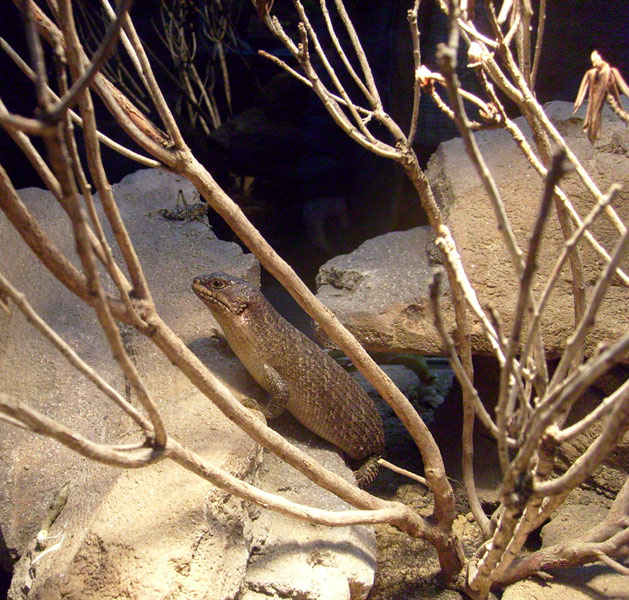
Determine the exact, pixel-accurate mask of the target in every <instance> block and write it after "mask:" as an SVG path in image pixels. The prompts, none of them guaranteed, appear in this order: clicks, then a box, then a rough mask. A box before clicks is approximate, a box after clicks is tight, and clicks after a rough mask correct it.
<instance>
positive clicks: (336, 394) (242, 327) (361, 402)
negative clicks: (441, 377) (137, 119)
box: [192, 273, 384, 486]
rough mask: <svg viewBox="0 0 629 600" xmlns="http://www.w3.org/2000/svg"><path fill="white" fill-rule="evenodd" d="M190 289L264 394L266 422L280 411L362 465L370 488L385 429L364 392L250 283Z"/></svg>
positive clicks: (201, 282) (217, 276)
mask: <svg viewBox="0 0 629 600" xmlns="http://www.w3.org/2000/svg"><path fill="white" fill-rule="evenodd" d="M192 289H193V290H194V292H195V293H196V294H197V296H199V298H200V299H201V300H202V301H203V302H204V303H205V304H206V305H207V306H208V308H209V309H210V310H211V311H212V314H213V315H214V317H215V318H216V320H217V321H218V323H219V325H220V326H221V328H222V330H223V333H224V334H225V337H226V338H227V341H228V343H229V345H230V346H231V348H232V350H233V351H234V353H235V354H236V356H237V357H238V358H239V359H240V361H241V362H242V363H243V364H244V365H245V367H246V368H247V370H248V371H249V373H251V375H252V376H253V377H254V378H255V379H256V381H257V382H258V383H259V384H260V385H261V386H262V387H263V388H264V389H265V390H266V391H267V392H269V403H268V406H267V407H266V408H265V409H264V412H265V414H266V415H267V416H269V417H271V418H272V417H275V416H278V415H279V414H280V413H281V412H282V411H283V410H284V408H286V409H287V410H288V411H289V412H290V413H291V414H292V415H293V416H294V417H295V418H296V419H297V420H298V421H300V422H301V423H302V424H303V425H304V426H306V427H307V428H308V429H310V430H311V431H313V432H314V433H316V434H317V435H319V436H321V437H322V438H324V439H325V440H327V441H329V442H331V443H332V444H334V445H335V446H338V447H339V448H341V450H343V451H344V452H346V453H347V455H348V456H349V457H350V458H351V459H353V460H355V461H363V465H362V466H361V467H360V468H359V469H358V471H356V479H357V481H358V484H359V485H361V486H365V485H368V484H369V483H371V481H373V479H374V478H375V476H376V474H377V462H376V461H377V459H378V458H379V457H380V456H381V455H382V453H383V451H384V431H383V428H382V420H381V419H380V415H379V413H378V410H377V409H376V407H375V405H374V403H373V401H372V400H371V398H370V397H369V396H368V395H367V393H366V392H365V391H364V390H363V389H362V388H361V387H360V386H359V385H358V384H357V383H356V382H355V381H354V379H352V377H351V376H350V375H348V374H347V373H346V372H345V371H344V370H343V369H342V368H341V367H340V366H339V365H338V364H337V363H336V361H334V360H333V359H332V358H330V356H328V354H327V353H326V352H324V351H323V350H322V349H321V348H319V346H317V345H316V344H315V343H314V342H313V341H312V340H310V339H309V338H307V337H306V336H305V335H304V334H303V333H301V332H300V331H298V330H297V329H295V328H294V327H293V326H292V325H291V324H290V323H288V322H287V321H286V320H285V319H284V318H283V317H281V316H280V315H279V314H278V313H277V312H276V310H275V309H274V308H273V307H272V306H271V305H270V304H269V302H268V300H267V299H266V298H265V297H264V296H263V295H262V294H261V293H260V292H259V291H258V290H256V289H255V288H254V287H253V286H251V285H250V284H249V283H248V282H246V281H244V280H242V279H238V278H236V277H232V276H230V275H226V274H225V273H212V274H211V275H207V276H204V277H197V278H195V280H194V282H193V284H192Z"/></svg>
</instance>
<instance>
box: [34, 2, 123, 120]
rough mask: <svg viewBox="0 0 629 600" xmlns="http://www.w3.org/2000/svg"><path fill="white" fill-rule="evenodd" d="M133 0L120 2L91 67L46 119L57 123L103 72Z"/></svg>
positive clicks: (52, 108)
mask: <svg viewBox="0 0 629 600" xmlns="http://www.w3.org/2000/svg"><path fill="white" fill-rule="evenodd" d="M132 1H133V0H120V3H119V4H118V12H117V14H116V19H115V20H114V21H113V23H111V25H110V26H109V27H108V29H107V32H106V33H105V37H104V38H103V41H102V42H101V45H100V46H99V48H98V50H97V51H96V54H94V56H93V58H92V59H91V61H90V63H89V67H88V69H87V70H85V71H84V72H83V73H82V75H81V77H79V78H78V79H76V80H75V81H74V83H73V84H72V87H71V88H70V89H69V90H68V91H67V93H66V94H64V96H63V97H62V98H61V99H60V100H59V102H57V104H55V105H54V106H52V107H51V108H50V110H49V111H48V112H47V113H46V115H45V116H46V118H47V119H48V120H50V121H56V120H57V119H59V118H60V117H62V115H63V114H64V113H65V111H66V110H67V109H68V108H70V107H71V106H73V105H74V104H75V103H76V101H77V98H78V97H79V96H80V95H81V94H82V93H83V91H84V90H85V89H86V88H87V86H88V85H89V84H90V83H91V82H92V80H93V79H94V76H95V75H96V73H98V72H99V71H100V70H101V67H102V66H103V65H104V64H105V62H106V61H107V59H108V58H109V55H110V54H111V52H112V51H113V49H114V47H115V45H116V43H117V41H118V34H119V33H120V30H121V28H122V23H123V20H124V18H125V16H126V14H127V11H128V10H129V7H130V6H131V2H132Z"/></svg>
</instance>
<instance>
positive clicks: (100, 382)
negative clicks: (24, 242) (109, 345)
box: [0, 272, 151, 432]
mask: <svg viewBox="0 0 629 600" xmlns="http://www.w3.org/2000/svg"><path fill="white" fill-rule="evenodd" d="M0 289H1V290H3V291H4V292H6V293H7V294H8V295H9V297H10V298H11V300H13V302H14V304H15V305H16V306H17V307H18V308H19V309H20V310H21V311H22V313H24V316H25V317H26V318H27V319H28V321H29V323H31V324H32V325H33V327H35V328H36V329H37V330H38V331H39V332H40V333H41V334H42V335H43V336H44V337H45V338H46V339H47V340H48V341H49V342H50V343H51V344H52V345H53V346H54V347H55V348H56V349H57V350H58V351H59V352H60V353H61V354H62V355H63V356H64V357H65V358H66V360H67V361H68V362H69V363H70V364H71V365H72V366H73V367H74V368H75V369H77V370H78V371H79V372H80V373H82V374H83V375H85V377H87V378H88V379H89V380H90V381H91V382H92V383H93V384H94V385H95V386H96V387H97V388H98V389H99V390H101V391H102V392H103V393H104V394H105V395H106V396H107V397H108V398H109V399H111V400H112V401H113V402H114V403H115V404H116V405H118V406H119V407H120V408H121V409H122V410H123V411H124V412H126V413H127V414H128V415H129V416H130V417H131V418H132V419H133V420H134V421H135V422H136V423H137V424H138V425H140V427H142V429H143V430H144V431H145V432H150V431H151V424H150V423H149V421H148V420H147V419H146V418H145V417H144V416H142V415H141V414H140V413H139V412H138V411H137V410H136V409H135V408H134V407H133V406H132V405H131V404H129V403H128V402H127V401H126V400H125V399H124V398H123V397H122V396H121V395H120V394H119V393H118V392H117V391H116V390H115V389H114V388H113V387H112V386H111V385H109V383H107V382H106V381H105V380H104V379H103V378H102V377H101V376H100V374H99V373H98V372H97V371H96V370H95V369H93V368H92V367H90V366H89V365H88V364H87V363H86V362H85V361H84V360H83V359H82V358H81V357H80V356H79V355H78V354H77V353H76V352H75V351H74V350H73V349H72V348H71V347H70V346H69V345H68V344H67V343H66V342H65V341H64V340H63V339H62V338H61V337H60V336H59V335H58V334H57V333H56V332H55V331H54V330H53V329H52V328H51V327H50V326H49V325H48V323H46V321H44V319H42V318H41V317H40V316H39V314H37V312H36V311H35V310H34V309H33V307H32V306H31V305H30V303H29V302H28V300H27V299H26V297H25V296H24V294H22V293H20V292H19V291H18V290H17V289H16V288H15V287H14V286H13V285H12V284H11V282H10V281H9V280H8V279H6V278H5V277H4V275H3V274H2V273H1V272H0Z"/></svg>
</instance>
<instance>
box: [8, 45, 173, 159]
mask: <svg viewBox="0 0 629 600" xmlns="http://www.w3.org/2000/svg"><path fill="white" fill-rule="evenodd" d="M0 46H1V47H2V49H3V50H4V51H5V52H6V53H7V54H8V55H9V56H10V58H11V60H13V62H14V63H15V64H16V65H17V67H18V68H19V69H20V70H21V71H22V72H23V73H24V74H25V75H26V76H27V77H28V78H29V79H30V80H31V81H35V73H34V72H33V70H32V69H31V68H30V67H29V66H28V65H27V64H26V63H25V62H24V61H23V60H22V58H21V57H20V56H19V54H17V53H16V52H15V50H13V48H11V46H10V45H9V44H8V43H7V42H6V40H5V39H4V38H2V37H0ZM47 91H48V93H49V94H50V97H51V98H52V99H53V100H55V101H58V100H59V96H57V94H55V93H54V91H53V90H52V89H51V88H50V87H47ZM69 112H70V116H71V117H72V120H73V121H74V122H76V123H78V124H79V125H81V127H82V126H83V119H81V117H80V116H79V115H77V114H76V113H75V112H74V111H73V110H70V111H69ZM97 135H98V140H99V141H100V142H102V143H103V144H105V146H108V147H109V148H111V149H112V150H114V151H115V152H118V154H121V155H122V156H125V157H126V158H130V159H131V160H134V161H135V162H138V163H140V164H142V165H145V166H147V167H151V168H154V169H156V168H159V167H160V166H161V163H160V162H158V161H156V160H153V159H152V158H149V157H147V156H142V155H141V154H138V153H137V152H134V151H133V150H130V149H129V148H125V147H124V146H123V145H121V144H119V143H118V142H115V141H114V140H112V139H111V138H109V137H107V136H106V135H104V134H103V133H101V132H100V131H99V132H98V134H97Z"/></svg>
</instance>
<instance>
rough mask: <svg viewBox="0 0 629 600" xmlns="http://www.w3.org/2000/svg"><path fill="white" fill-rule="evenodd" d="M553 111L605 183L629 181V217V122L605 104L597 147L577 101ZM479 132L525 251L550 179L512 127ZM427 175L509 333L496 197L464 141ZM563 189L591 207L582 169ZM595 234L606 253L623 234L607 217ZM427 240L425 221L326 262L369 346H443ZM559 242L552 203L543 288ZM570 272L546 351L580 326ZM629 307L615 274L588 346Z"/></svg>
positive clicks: (328, 279) (627, 316) (513, 289)
mask: <svg viewBox="0 0 629 600" xmlns="http://www.w3.org/2000/svg"><path fill="white" fill-rule="evenodd" d="M546 110H547V113H548V115H549V116H550V117H551V118H552V119H553V121H554V122H555V124H556V125H557V127H558V128H559V130H560V131H561V133H562V134H563V135H564V137H565V138H566V141H567V143H568V145H569V146H570V147H571V148H572V149H573V150H574V152H575V153H576V154H577V156H579V158H580V160H581V161H582V163H583V164H584V166H585V168H586V169H587V170H588V171H589V172H590V173H591V175H592V177H593V178H594V180H595V181H596V182H597V184H598V185H599V187H600V188H601V189H602V190H607V188H608V187H609V185H610V184H611V183H613V182H618V183H620V184H621V185H622V186H623V189H624V190H625V191H624V192H621V194H620V196H619V197H618V198H617V200H616V201H615V204H614V206H615V209H616V211H617V212H618V214H619V215H620V218H621V219H622V220H623V221H624V222H625V223H626V222H629V202H628V201H627V199H628V196H627V195H628V194H629V192H628V191H627V190H629V129H627V128H626V126H625V125H624V123H622V122H621V121H620V120H619V119H618V118H617V117H615V116H614V115H613V113H611V112H609V111H607V112H606V113H605V114H604V119H605V123H604V126H603V129H602V133H601V138H600V140H599V141H598V142H597V144H596V146H595V147H594V148H592V147H591V145H590V143H589V142H588V141H587V138H586V137H585V136H584V134H583V132H582V130H581V125H582V118H581V117H580V116H578V117H573V116H572V114H571V110H572V108H571V105H569V104H568V103H565V102H553V103H550V104H549V105H547V106H546ZM517 122H518V124H519V125H520V127H521V128H522V129H523V131H524V132H525V133H526V132H527V131H528V128H527V127H526V125H525V124H524V122H523V119H518V120H517ZM476 139H477V142H478V145H479V147H480V149H481V152H482V153H483V155H484V157H485V160H486V162H487V164H488V167H489V169H490V171H491V172H492V174H493V175H494V178H495V180H496V184H497V186H498V188H499V190H500V193H501V195H502V198H503V201H504V204H505V209H506V212H507V214H508V216H509V219H510V221H511V226H512V229H513V231H514V233H515V236H516V239H517V241H518V244H519V245H520V247H521V248H522V249H523V250H524V251H526V248H527V244H528V238H529V236H530V233H531V231H532V228H533V224H534V222H535V218H536V215H537V212H538V207H539V203H540V199H541V193H542V188H543V181H542V180H541V179H540V177H539V176H538V174H537V173H536V172H535V171H534V169H533V167H531V166H530V165H529V164H528V162H527V161H526V160H525V159H524V157H523V155H522V154H521V153H520V151H519V150H518V148H517V147H516V145H515V143H514V142H513V140H512V138H511V137H510V135H509V134H507V133H506V132H504V131H501V130H499V131H485V132H481V133H478V134H477V136H476ZM427 174H428V177H429V179H430V182H431V185H432V187H433V190H434V192H435V195H436V197H437V199H438V201H439V203H440V205H441V206H442V208H443V210H444V213H445V215H446V219H447V224H448V226H449V228H450V230H451V232H452V235H453V237H454V239H455V240H456V243H457V247H458V251H459V253H460V254H461V257H462V260H463V264H464V266H465V270H466V272H467V275H468V278H469V280H470V282H471V283H472V286H473V287H474V288H475V290H476V293H477V295H478V298H479V301H480V303H481V306H486V305H487V304H488V303H493V305H494V306H495V307H496V308H497V310H498V312H499V313H500V315H501V318H502V321H503V324H504V328H505V331H510V326H511V322H512V318H513V312H514V309H515V305H516V298H517V293H518V282H517V279H516V277H515V276H514V270H513V267H512V264H511V261H510V258H509V256H508V254H507V251H506V249H505V247H504V244H503V242H502V240H501V239H500V237H499V233H498V230H497V223H496V219H495V217H494V213H493V210H492V208H491V205H490V202H489V200H488V199H487V196H486V194H485V191H484V188H483V186H482V184H481V182H480V179H479V178H478V176H477V175H476V171H475V169H474V167H473V165H472V163H471V161H470V160H469V159H468V157H467V155H466V153H465V151H464V149H463V146H462V144H461V141H460V140H459V139H454V140H450V141H448V142H445V143H443V144H441V146H440V147H439V150H438V151H437V152H436V153H435V155H434V156H433V158H432V159H431V161H430V163H429V166H428V171H427ZM562 187H563V189H564V191H565V192H566V193H567V194H568V196H569V197H570V199H571V200H572V202H573V203H574V205H575V207H576V210H577V211H578V212H579V213H580V214H581V216H584V215H585V214H587V212H588V210H589V209H590V208H591V206H592V205H593V200H592V198H591V196H590V194H589V193H588V192H587V191H585V190H584V188H583V186H582V185H581V184H580V182H578V181H577V177H576V175H575V174H571V175H569V176H568V177H567V178H566V179H565V180H564V181H563V182H562ZM593 233H594V235H595V237H596V238H597V239H598V240H599V242H600V243H601V244H602V245H603V246H604V247H605V248H606V249H607V251H608V252H609V251H611V250H612V248H613V247H614V246H615V244H616V243H617V241H618V238H619V234H618V232H617V230H616V229H615V227H614V226H613V225H612V224H611V223H610V221H609V219H608V218H607V216H603V217H601V218H600V219H599V221H598V222H597V223H596V224H595V225H594V228H593ZM429 239H430V233H429V231H428V230H427V229H426V228H417V229H415V230H410V231H406V232H395V233H391V234H386V235H384V236H381V237H379V238H375V239H373V240H369V241H368V242H365V243H364V244H363V245H362V246H361V247H360V248H359V249H358V250H356V251H355V252H353V253H352V254H349V255H345V256H338V257H335V258H334V259H332V260H331V261H329V262H328V263H326V264H325V265H323V267H322V268H321V271H320V273H319V276H318V284H319V286H320V288H319V292H318V294H319V298H320V299H321V300H322V301H323V302H325V304H326V305H327V306H328V307H329V308H330V309H332V310H333V311H334V312H335V313H336V314H337V315H338V316H339V318H340V319H341V320H342V321H343V323H344V324H346V325H347V326H348V328H349V329H350V330H351V331H352V333H354V334H355V335H356V336H357V337H358V339H359V340H360V341H361V343H363V344H364V345H365V346H366V347H367V348H368V349H370V350H393V351H402V350H404V351H414V352H418V353H423V354H436V353H440V352H442V345H441V342H440V340H439V339H438V336H437V335H436V332H435V330H434V327H433V326H432V314H431V311H430V308H429V305H428V300H427V285H428V282H429V280H430V278H431V267H432V262H434V258H435V256H436V255H435V253H434V248H433V249H432V250H430V243H429ZM562 246H563V237H562V235H561V232H560V227H559V223H558V221H557V217H556V214H555V213H554V211H553V212H551V215H550V218H549V220H548V223H547V226H546V230H545V233H544V241H543V246H542V249H541V252H540V255H539V259H538V263H539V271H540V274H539V275H538V276H537V277H536V278H535V280H534V284H533V288H534V291H535V293H536V294H539V293H540V291H541V289H542V286H543V284H544V281H545V279H546V276H547V275H548V274H549V272H550V270H551V268H552V265H553V263H554V260H555V259H556V258H557V256H558V254H559V252H560V250H561V248H562ZM582 254H583V262H584V265H585V275H586V287H587V290H586V291H587V293H588V294H591V292H592V288H593V285H594V283H595V280H596V277H597V274H598V272H599V270H600V266H601V264H602V261H601V260H600V259H599V257H598V255H596V254H595V253H594V251H593V250H591V249H590V247H589V246H583V252H582ZM622 267H623V269H624V270H625V272H626V273H629V256H627V257H625V258H624V259H623V260H622ZM571 279H572V275H571V272H570V270H569V268H566V269H564V271H563V273H562V275H561V278H560V281H559V282H558V285H557V287H556V289H555V292H554V293H553V294H552V296H551V300H550V302H549V305H548V308H547V310H546V313H545V317H544V319H543V332H544V345H545V348H546V351H547V354H548V357H552V356H557V355H559V354H560V353H561V351H562V349H563V348H564V346H565V342H566V339H567V338H568V336H569V335H570V333H571V331H572V329H573V327H574V305H573V297H572V287H571ZM443 305H444V310H445V314H446V321H447V322H449V323H450V329H451V333H454V321H453V318H452V310H451V306H450V301H449V299H448V297H447V294H445V296H444V300H443ZM628 305H629V290H628V289H627V288H626V287H623V286H621V285H620V282H619V281H614V282H613V283H612V285H611V286H610V289H609V291H608V294H607V299H606V301H605V302H604V303H603V305H602V307H601V310H600V311H599V313H598V316H597V320H596V323H595V325H594V329H593V331H592V332H591V333H590V335H589V336H588V338H587V340H586V351H587V353H588V354H590V353H592V351H593V350H594V349H595V348H596V346H597V345H598V344H599V343H601V342H603V343H609V342H611V341H613V340H615V339H617V338H618V337H619V336H620V335H622V334H623V333H625V332H626V331H628V330H629V311H627V308H626V307H627V306H628ZM471 327H472V344H473V349H474V351H475V352H476V353H487V352H489V351H490V346H489V344H488V342H487V340H486V339H485V336H484V335H483V334H482V330H481V328H480V326H479V323H478V322H476V321H475V320H472V321H471Z"/></svg>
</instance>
